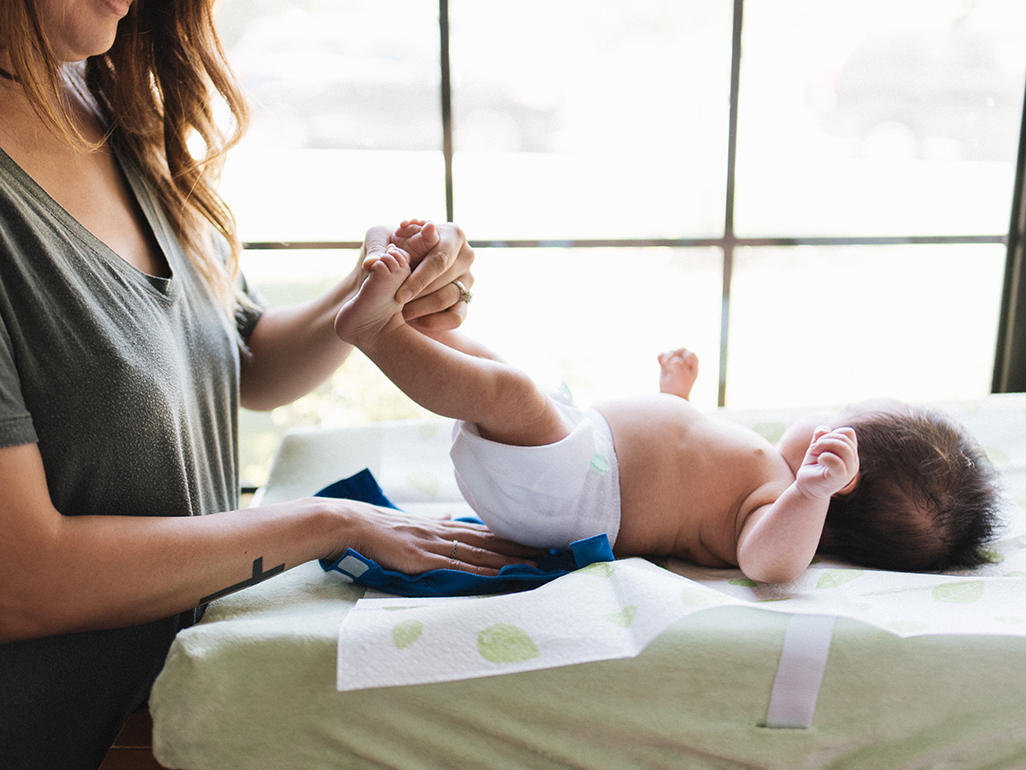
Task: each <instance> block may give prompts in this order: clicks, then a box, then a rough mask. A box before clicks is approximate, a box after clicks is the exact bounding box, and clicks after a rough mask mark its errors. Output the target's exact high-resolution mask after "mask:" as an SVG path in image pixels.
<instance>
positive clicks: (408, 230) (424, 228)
mask: <svg viewBox="0 0 1026 770" xmlns="http://www.w3.org/2000/svg"><path fill="white" fill-rule="evenodd" d="M389 240H390V241H391V242H392V243H394V244H395V245H396V246H398V247H399V248H400V249H403V250H404V251H405V252H406V253H407V254H409V255H410V260H411V261H412V262H413V263H417V262H419V261H420V260H421V259H423V258H424V257H426V256H427V255H428V254H429V253H430V252H431V249H433V248H434V247H435V246H437V245H438V228H437V227H435V223H434V222H427V221H425V220H423V219H407V220H406V221H405V222H403V223H402V224H400V225H399V227H398V228H397V229H396V231H395V232H394V233H392V237H391V238H390V239H389Z"/></svg>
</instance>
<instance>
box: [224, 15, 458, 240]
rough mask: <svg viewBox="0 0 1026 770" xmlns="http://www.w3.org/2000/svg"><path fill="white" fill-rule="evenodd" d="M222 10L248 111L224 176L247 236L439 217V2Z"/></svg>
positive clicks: (355, 232)
mask: <svg viewBox="0 0 1026 770" xmlns="http://www.w3.org/2000/svg"><path fill="white" fill-rule="evenodd" d="M219 9H220V10H219V23H220V29H221V32H222V35H223V37H224V42H225V47H226V50H227V53H228V57H229V60H230V61H231V63H232V66H233V68H234V69H235V71H236V74H237V75H238V76H239V79H240V80H241V81H242V84H243V86H244V88H245V91H246V93H247V95H248V97H249V99H250V102H251V106H252V110H253V121H252V127H251V129H250V132H249V134H248V135H247V137H246V138H245V139H244V140H243V142H242V144H241V145H240V146H239V147H238V148H236V149H235V150H234V151H233V153H232V154H231V155H230V156H229V161H228V165H227V168H226V169H225V177H224V183H223V191H224V195H225V197H226V199H227V200H228V202H229V204H231V206H232V208H233V210H234V211H235V214H236V216H237V218H238V220H239V228H240V231H241V233H242V237H243V238H244V239H245V240H248V241H259V240H284V241H289V240H297V239H302V240H359V239H360V238H362V235H363V232H364V230H365V229H366V228H367V227H368V226H369V225H372V224H376V223H378V222H395V221H398V220H399V219H401V218H403V217H412V216H421V217H430V218H444V214H445V197H444V194H445V193H444V189H445V188H444V168H443V161H442V157H441V154H440V150H441V145H442V129H441V106H440V97H439V93H440V86H439V83H440V75H439V65H438V61H439V49H438V6H437V4H435V3H431V2H422V0H388V2H387V3H379V2H374V1H373V0H345V1H344V2H340V1H339V0H300V1H298V2H288V3H284V2H269V1H265V2H259V3H258V2H253V0H222V1H221V2H220V4H219Z"/></svg>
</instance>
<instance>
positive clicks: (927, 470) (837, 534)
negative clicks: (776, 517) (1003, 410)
mask: <svg viewBox="0 0 1026 770" xmlns="http://www.w3.org/2000/svg"><path fill="white" fill-rule="evenodd" d="M845 418H846V420H847V422H846V423H845V424H847V425H851V427H853V428H854V429H855V434H856V437H857V439H858V447H859V480H858V483H857V485H856V487H855V489H854V490H852V491H851V492H850V493H848V494H845V495H835V496H834V497H833V499H831V501H830V509H829V511H828V512H827V518H826V524H825V526H824V529H823V538H822V540H821V541H820V550H822V551H824V552H826V553H830V554H834V555H836V556H840V557H843V558H845V559H849V560H851V561H852V562H855V563H858V564H863V565H865V566H867V567H876V568H879V569H891V570H901V571H933V570H945V569H950V568H953V567H973V566H977V565H979V564H983V563H986V562H987V561H989V559H988V556H987V552H986V550H985V546H986V545H987V543H988V542H989V541H990V540H991V538H992V537H993V536H994V534H995V532H996V529H997V524H998V509H999V502H1000V500H999V493H998V486H997V474H996V473H995V471H994V470H993V468H992V467H991V466H990V464H989V462H988V461H987V458H986V457H985V456H984V454H983V452H982V451H981V450H980V449H979V448H978V447H977V445H976V443H975V441H973V439H972V438H971V437H970V436H969V435H968V434H967V433H966V432H965V430H964V429H962V428H961V427H960V426H959V425H957V424H956V423H954V422H953V421H951V420H950V419H948V418H947V417H945V416H944V415H942V414H940V413H938V412H934V411H930V410H926V409H920V408H916V407H911V406H907V405H904V404H893V405H892V404H888V405H887V406H885V407H882V408H872V407H870V408H866V409H859V408H854V409H852V410H851V411H849V412H848V413H847V414H846V415H845Z"/></svg>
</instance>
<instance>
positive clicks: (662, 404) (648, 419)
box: [335, 220, 998, 583]
mask: <svg viewBox="0 0 1026 770" xmlns="http://www.w3.org/2000/svg"><path fill="white" fill-rule="evenodd" d="M436 239H437V233H436V230H435V228H434V226H433V225H432V224H430V223H425V222H423V221H419V220H415V221H409V222H404V223H403V224H402V225H401V226H400V227H399V229H398V230H396V232H395V233H394V234H393V236H392V239H391V240H392V243H391V244H390V245H389V247H388V249H387V251H386V252H385V253H383V254H378V255H373V256H372V257H369V258H368V261H367V263H366V264H365V266H366V268H367V269H368V273H369V274H368V277H367V279H366V281H365V282H364V283H363V285H362V287H361V288H360V290H359V292H358V293H357V294H356V295H355V296H354V297H353V298H352V299H351V300H350V301H349V302H347V303H346V304H345V305H344V306H343V307H342V309H341V310H340V311H339V314H338V316H337V318H336V320H335V330H336V333H337V334H338V335H339V337H340V338H341V339H343V340H345V341H346V342H349V343H351V344H353V345H354V346H356V347H357V348H359V349H360V350H361V351H363V353H365V354H366V355H367V356H368V357H369V358H370V359H371V360H372V361H373V362H374V363H375V364H376V365H377V366H378V367H379V368H380V369H381V370H382V372H384V373H385V375H386V376H388V377H389V379H391V380H392V381H393V382H394V383H395V384H396V385H397V386H398V387H399V388H400V389H402V390H403V391H404V392H405V393H406V394H407V395H408V396H409V397H410V398H412V399H413V400H414V401H416V402H417V403H419V404H421V405H422V406H424V407H425V408H427V409H429V410H431V411H432V412H435V413H436V414H440V415H443V416H446V417H452V418H455V419H457V420H459V421H460V422H459V423H457V428H456V431H455V434H454V442H453V446H452V452H451V454H452V459H453V462H454V466H455V470H456V480H457V483H458V485H459V488H460V491H461V492H462V493H463V495H464V497H465V498H466V500H467V502H468V503H469V504H470V505H471V507H472V508H473V509H474V510H475V512H476V513H477V514H478V515H479V516H480V517H481V519H482V520H483V521H484V522H485V523H486V524H487V525H488V526H489V527H490V528H491V529H492V530H493V531H494V532H495V533H496V534H498V535H500V536H501V537H504V538H508V539H510V540H514V541H518V542H521V543H524V544H527V545H533V546H537V547H563V546H566V545H567V544H568V543H569V542H571V541H573V540H576V539H580V538H584V537H588V536H591V535H595V534H598V533H605V534H606V535H607V536H608V537H609V540H610V543H612V544H613V550H614V553H615V554H616V555H617V556H630V555H657V554H665V555H673V556H678V557H680V558H683V559H687V560H689V561H692V562H694V563H697V564H700V565H706V566H712V567H728V566H739V567H740V568H741V570H742V571H743V572H744V573H745V575H746V576H748V577H749V578H751V579H753V580H757V581H761V582H768V583H783V582H789V581H791V580H794V579H796V578H797V577H798V576H800V575H801V574H802V572H803V571H804V570H805V569H806V568H807V567H808V565H809V564H810V562H811V561H812V559H813V557H814V556H815V554H816V553H817V551H824V552H827V553H832V554H835V555H837V556H841V557H843V558H846V559H849V560H851V561H854V562H856V563H860V564H863V565H865V566H870V567H877V568H883V569H895V570H941V569H947V568H950V567H956V566H974V565H977V564H980V563H983V562H985V561H986V560H987V557H986V552H985V551H984V546H985V544H986V543H987V542H988V541H989V539H990V538H991V537H992V536H993V533H994V530H995V527H996V521H997V509H998V494H997V489H996V484H995V474H994V472H993V470H992V469H991V468H990V466H989V465H988V464H987V462H986V460H985V458H984V457H983V455H982V453H981V452H980V451H979V449H978V448H977V447H976V446H975V444H974V442H973V441H972V440H971V439H970V438H969V437H968V436H967V435H966V434H965V433H964V432H963V431H962V430H961V429H960V428H959V427H958V426H956V425H955V424H953V423H952V422H951V421H949V420H948V419H947V418H945V417H943V416H942V415H940V414H937V413H934V412H930V411H925V410H921V409H916V408H912V407H910V406H907V405H904V404H901V403H898V402H870V403H866V404H862V405H858V406H854V407H851V408H848V409H846V410H844V411H842V412H841V413H839V414H837V415H834V416H830V417H826V418H818V419H812V418H809V419H805V420H801V421H799V422H798V423H796V424H795V425H792V426H791V427H790V428H789V429H788V430H787V431H786V432H785V434H784V436H783V437H782V438H781V440H780V442H779V444H778V445H777V446H776V447H774V446H772V445H771V444H770V443H768V442H767V441H766V440H765V439H764V438H762V437H761V436H759V435H758V434H756V433H755V432H753V431H750V430H748V429H745V428H742V427H741V426H738V425H735V424H733V423H731V422H729V421H726V420H723V419H719V418H716V417H714V416H710V415H707V414H705V413H703V412H700V411H699V410H697V409H696V408H695V407H693V406H692V405H691V403H690V402H689V401H688V397H689V396H690V393H691V388H692V386H693V385H694V382H695V379H696V377H697V374H698V359H697V357H696V356H695V354H694V353H692V352H690V351H687V350H684V349H681V350H676V351H672V352H669V353H664V354H662V355H660V356H659V364H660V368H661V376H660V392H659V393H658V394H651V395H648V396H640V397H633V398H625V399H619V400H613V401H608V402H605V403H601V404H598V405H596V406H595V407H594V408H581V407H577V406H574V405H572V404H570V403H566V402H564V401H563V400H562V399H560V398H559V397H558V396H552V395H548V394H546V393H545V392H543V391H542V390H540V389H539V388H538V387H537V386H536V385H535V383H534V382H533V381H532V380H531V379H530V378H528V377H527V376H526V375H524V374H523V373H522V372H520V371H519V370H517V369H515V368H513V367H511V366H509V365H507V364H505V363H504V362H502V361H500V360H499V359H498V358H497V357H496V356H495V355H494V354H492V353H491V352H490V351H488V350H487V349H486V348H484V347H483V346H481V345H479V344H477V343H475V342H473V341H471V340H469V339H468V338H466V337H465V336H463V335H460V334H458V333H456V332H437V331H429V330H420V329H418V328H414V327H413V326H411V325H409V324H407V323H406V321H405V320H404V319H403V315H402V306H401V305H400V304H399V303H398V302H396V300H395V293H396V291H397V289H398V288H399V286H400V285H401V284H402V283H403V281H404V280H405V278H406V276H407V275H409V273H410V267H409V260H410V256H411V255H412V256H414V257H420V256H423V255H424V254H425V253H426V252H427V251H428V250H430V248H431V247H432V246H433V245H434V244H435V242H436ZM460 288H461V297H463V296H464V291H463V289H462V287H460Z"/></svg>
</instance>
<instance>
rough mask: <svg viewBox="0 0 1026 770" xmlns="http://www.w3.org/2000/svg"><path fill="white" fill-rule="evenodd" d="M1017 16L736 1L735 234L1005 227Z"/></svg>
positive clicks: (1016, 88) (928, 4) (1018, 2)
mask: <svg viewBox="0 0 1026 770" xmlns="http://www.w3.org/2000/svg"><path fill="white" fill-rule="evenodd" d="M1023 29H1026V3H1023V2H1022V0H976V1H975V2H938V1H937V0H902V2H899V3H895V2H893V0H834V1H833V2H829V3H824V2H819V1H818V0H772V1H770V0H748V2H746V3H745V12H744V40H743V49H742V50H743V56H742V65H741V74H742V77H741V92H740V94H741V95H740V125H739V131H738V142H739V144H738V163H737V184H738V187H737V218H736V223H737V228H738V232H739V233H740V234H743V235H747V236H760V235H798V234H805V235H886V234H980V233H984V234H996V233H1003V232H1005V231H1006V230H1007V228H1008V219H1009V212H1010V210H1011V194H1012V179H1013V175H1014V166H1015V153H1016V146H1017V140H1018V133H1019V126H1020V116H1021V110H1022V97H1023V73H1024V72H1026V36H1024V35H1023V32H1022V31H1023Z"/></svg>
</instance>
